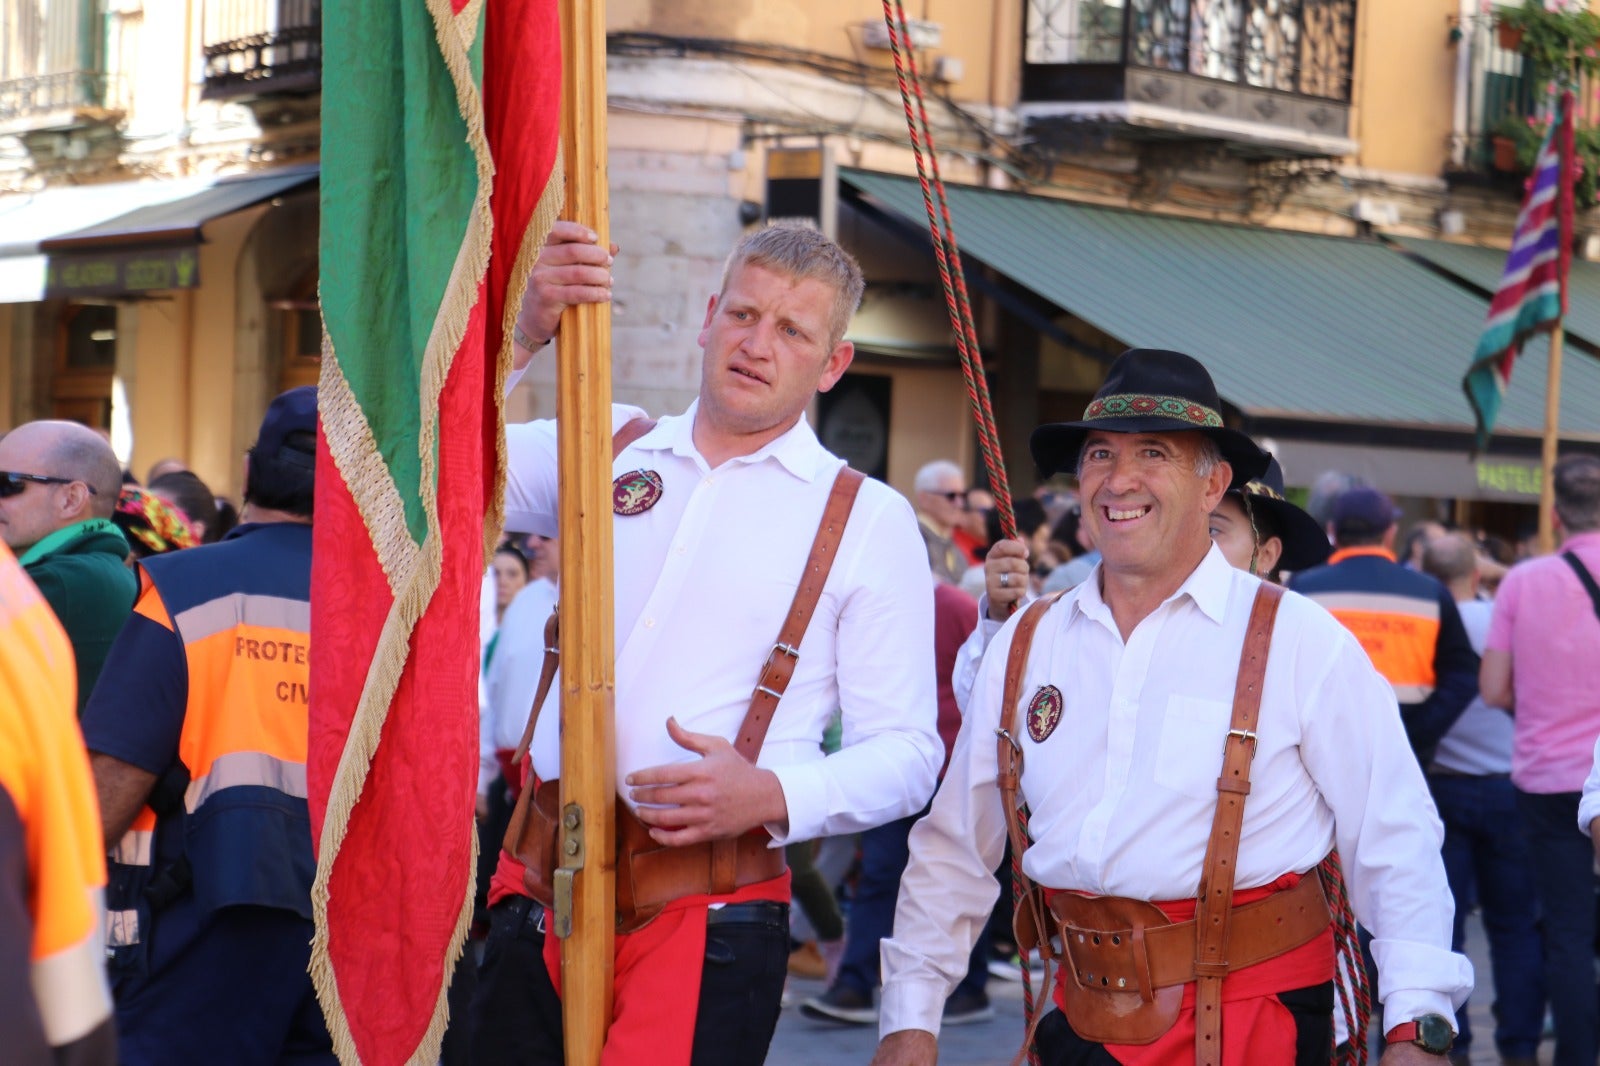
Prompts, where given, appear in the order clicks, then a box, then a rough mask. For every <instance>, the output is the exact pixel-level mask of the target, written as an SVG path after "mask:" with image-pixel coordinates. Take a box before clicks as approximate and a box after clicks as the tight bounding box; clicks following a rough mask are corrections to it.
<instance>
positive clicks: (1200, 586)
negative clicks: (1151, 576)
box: [1068, 544, 1235, 629]
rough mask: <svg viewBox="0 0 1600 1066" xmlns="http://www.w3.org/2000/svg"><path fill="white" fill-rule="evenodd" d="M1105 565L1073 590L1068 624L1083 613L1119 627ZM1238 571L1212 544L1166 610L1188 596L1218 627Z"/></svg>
mask: <svg viewBox="0 0 1600 1066" xmlns="http://www.w3.org/2000/svg"><path fill="white" fill-rule="evenodd" d="M1103 569H1104V564H1103V563H1099V564H1096V566H1095V568H1094V570H1093V571H1092V572H1091V573H1090V574H1089V576H1088V577H1086V578H1084V579H1083V582H1082V584H1080V585H1079V586H1078V587H1077V588H1075V589H1073V591H1072V593H1071V594H1070V595H1072V596H1073V601H1072V605H1071V607H1070V609H1069V610H1070V613H1069V615H1068V622H1069V623H1070V621H1071V619H1072V616H1073V615H1076V614H1082V615H1083V616H1084V617H1085V618H1093V619H1096V620H1097V621H1099V622H1101V623H1102V624H1104V625H1107V626H1110V627H1111V628H1112V629H1115V628H1116V622H1115V620H1114V619H1113V618H1112V616H1111V608H1110V607H1108V606H1107V605H1106V601H1105V597H1104V595H1103V594H1102V593H1101V591H1100V574H1101V571H1102V570H1103ZM1234 577H1235V574H1234V569H1233V567H1232V566H1230V565H1228V560H1227V559H1225V558H1223V555H1222V549H1220V548H1218V547H1217V546H1216V545H1215V544H1212V545H1211V547H1210V548H1209V549H1207V551H1206V554H1205V557H1204V558H1202V559H1201V560H1200V565H1198V566H1196V567H1195V568H1194V570H1192V571H1191V572H1190V574H1189V576H1188V577H1186V578H1184V581H1183V584H1181V585H1179V586H1178V588H1177V591H1175V592H1173V594H1172V595H1171V596H1168V597H1167V598H1166V599H1165V600H1163V601H1162V604H1161V606H1162V607H1165V606H1166V605H1167V604H1169V603H1172V602H1173V601H1174V600H1177V599H1180V598H1182V597H1184V596H1187V597H1189V599H1190V601H1192V602H1193V603H1194V605H1195V606H1196V607H1197V608H1199V610H1200V613H1201V614H1203V615H1205V616H1206V617H1207V618H1209V619H1211V620H1212V621H1213V622H1216V623H1217V624H1219V625H1220V624H1221V623H1222V620H1223V617H1224V616H1225V615H1226V614H1227V611H1228V597H1229V595H1230V593H1231V592H1232V590H1233V579H1234Z"/></svg>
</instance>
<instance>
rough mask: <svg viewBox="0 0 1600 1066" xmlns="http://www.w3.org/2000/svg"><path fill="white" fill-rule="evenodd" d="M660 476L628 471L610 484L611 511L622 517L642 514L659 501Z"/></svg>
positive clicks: (645, 471) (643, 471) (644, 471)
mask: <svg viewBox="0 0 1600 1066" xmlns="http://www.w3.org/2000/svg"><path fill="white" fill-rule="evenodd" d="M661 492H662V486H661V475H660V474H658V473H656V472H655V471H654V470H630V471H628V472H627V473H626V474H622V475H619V476H618V477H617V479H616V480H615V481H613V482H612V483H611V510H612V511H614V512H616V513H617V514H619V515H623V516H624V517H626V516H629V515H636V514H644V513H645V512H646V511H648V510H650V508H652V507H654V506H655V505H656V504H657V503H659V502H660V501H661Z"/></svg>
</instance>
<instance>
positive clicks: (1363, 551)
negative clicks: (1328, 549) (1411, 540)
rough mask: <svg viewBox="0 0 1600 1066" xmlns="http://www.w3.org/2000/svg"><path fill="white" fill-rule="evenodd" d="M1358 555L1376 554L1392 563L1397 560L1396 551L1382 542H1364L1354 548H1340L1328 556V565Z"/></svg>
mask: <svg viewBox="0 0 1600 1066" xmlns="http://www.w3.org/2000/svg"><path fill="white" fill-rule="evenodd" d="M1357 555H1375V556H1377V557H1378V558H1380V559H1387V560H1389V561H1390V562H1391V563H1392V562H1396V561H1397V560H1396V559H1395V556H1394V552H1392V551H1390V550H1389V549H1388V548H1385V547H1384V546H1383V545H1381V544H1362V545H1358V546H1356V547H1353V548H1340V549H1339V550H1338V551H1336V552H1334V553H1333V554H1332V555H1330V556H1328V565H1329V566H1332V565H1333V564H1334V563H1338V562H1343V561H1344V560H1346V559H1351V558H1354V557H1355V556H1357Z"/></svg>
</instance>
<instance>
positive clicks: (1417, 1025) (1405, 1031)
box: [1383, 1014, 1455, 1055]
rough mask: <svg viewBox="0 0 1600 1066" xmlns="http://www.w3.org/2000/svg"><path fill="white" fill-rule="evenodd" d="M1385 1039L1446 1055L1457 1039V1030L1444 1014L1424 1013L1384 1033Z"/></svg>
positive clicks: (1389, 1041)
mask: <svg viewBox="0 0 1600 1066" xmlns="http://www.w3.org/2000/svg"><path fill="white" fill-rule="evenodd" d="M1383 1039H1384V1042H1385V1043H1389V1044H1415V1045H1417V1046H1418V1047H1419V1048H1421V1049H1422V1050H1423V1051H1426V1052H1427V1053H1428V1054H1430V1055H1444V1054H1446V1053H1448V1052H1449V1050H1450V1044H1451V1042H1452V1041H1453V1040H1455V1030H1454V1029H1453V1028H1451V1026H1450V1019H1448V1018H1446V1017H1445V1016H1444V1015H1442V1014H1424V1015H1423V1016H1422V1017H1420V1018H1418V1019H1417V1020H1416V1021H1414V1022H1405V1023H1404V1024H1401V1025H1397V1026H1395V1027H1394V1028H1393V1029H1390V1030H1389V1031H1388V1032H1387V1033H1384V1034H1383Z"/></svg>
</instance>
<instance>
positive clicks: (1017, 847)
mask: <svg viewBox="0 0 1600 1066" xmlns="http://www.w3.org/2000/svg"><path fill="white" fill-rule="evenodd" d="M1060 598H1061V595H1060V593H1057V594H1056V595H1054V596H1046V597H1045V598H1043V599H1040V600H1035V601H1033V602H1032V603H1030V604H1029V605H1028V609H1027V610H1026V611H1023V612H1022V618H1021V619H1019V620H1018V622H1017V630H1016V632H1015V633H1012V634H1011V649H1010V652H1009V654H1007V656H1006V679H1005V688H1004V690H1003V695H1002V696H1001V703H1000V728H998V729H996V730H995V731H994V732H995V737H996V738H997V743H998V745H999V746H998V748H997V750H996V753H995V765H996V767H997V771H996V775H995V779H996V783H997V784H998V785H999V786H1000V803H1001V806H1002V807H1003V808H1004V810H1005V815H1006V833H1007V835H1008V836H1010V837H1011V851H1012V854H1014V855H1016V856H1017V858H1018V859H1019V860H1020V859H1021V857H1022V853H1023V852H1024V851H1027V850H1028V843H1029V841H1028V836H1027V834H1026V833H1024V832H1023V831H1022V820H1021V819H1020V818H1018V817H1017V791H1018V789H1020V788H1021V787H1022V742H1021V741H1020V740H1018V739H1017V705H1018V704H1019V703H1020V702H1021V701H1022V675H1023V674H1025V673H1027V671H1028V652H1029V651H1030V650H1031V649H1032V647H1033V634H1034V631H1035V630H1036V629H1038V628H1039V623H1040V622H1041V621H1042V620H1043V619H1044V615H1045V612H1046V611H1048V610H1049V609H1050V607H1051V605H1052V604H1054V603H1055V602H1056V600H1058V599H1060ZM1039 928H1040V929H1041V930H1044V929H1046V928H1047V927H1046V926H1043V925H1041V926H1039ZM1042 942H1043V943H1045V944H1048V943H1049V940H1048V937H1046V938H1043V939H1042Z"/></svg>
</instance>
